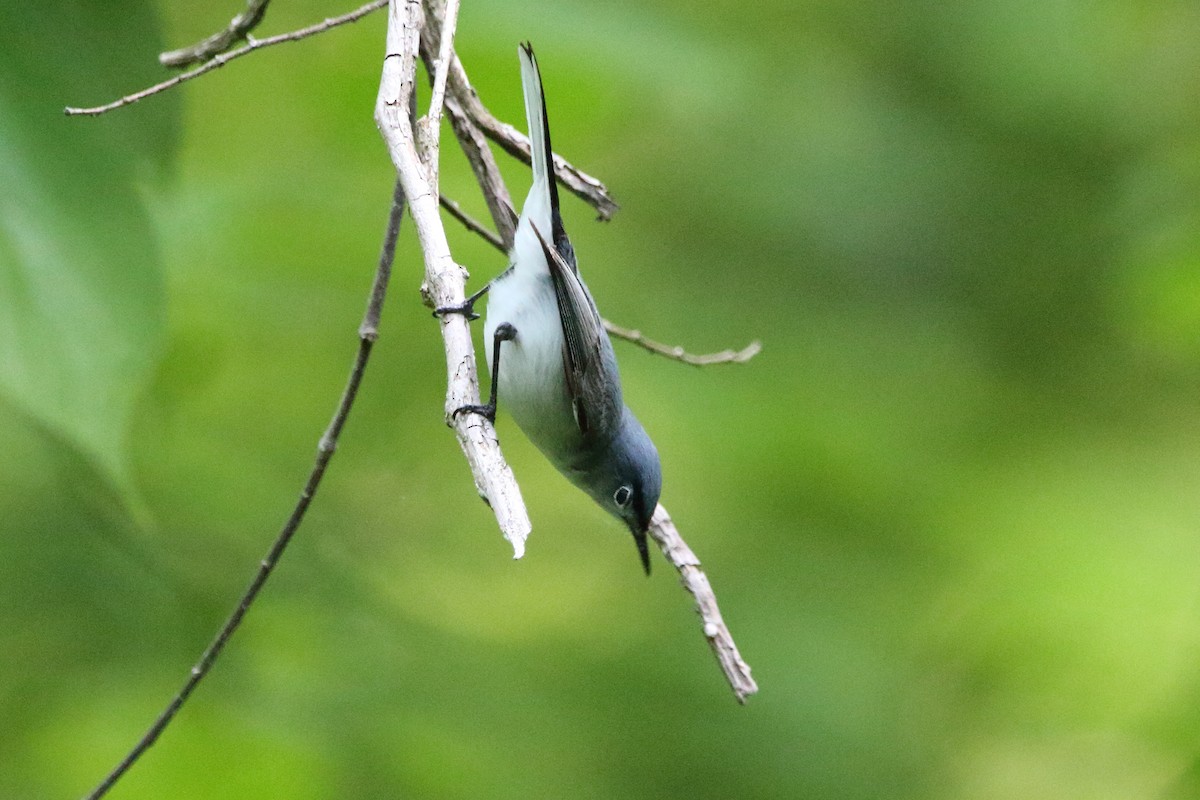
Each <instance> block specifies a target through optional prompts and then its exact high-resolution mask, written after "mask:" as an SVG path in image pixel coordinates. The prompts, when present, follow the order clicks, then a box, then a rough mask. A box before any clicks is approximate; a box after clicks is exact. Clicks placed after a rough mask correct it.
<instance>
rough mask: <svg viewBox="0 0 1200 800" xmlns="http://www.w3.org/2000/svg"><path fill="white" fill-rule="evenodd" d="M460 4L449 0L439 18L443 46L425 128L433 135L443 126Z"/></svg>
mask: <svg viewBox="0 0 1200 800" xmlns="http://www.w3.org/2000/svg"><path fill="white" fill-rule="evenodd" d="M458 6H459V0H447V2H446V7H445V9H443V11H442V15H441V17H440V18H439V19H438V23H439V33H438V38H439V41H440V42H441V46H440V47H439V48H438V57H437V61H435V62H434V64H433V67H434V68H433V70H432V71H431V72H430V74H431V75H432V76H433V91H432V93H431V94H430V98H429V114H428V115H427V116H426V118H425V130H426V131H428V132H429V135H431V136H437V135H438V131H439V130H441V126H442V106H444V105H445V102H446V76H447V75H448V74H449V72H450V56H451V55H452V54H453V52H454V31H455V28H456V27H457V26H458ZM435 168H436V167H435Z"/></svg>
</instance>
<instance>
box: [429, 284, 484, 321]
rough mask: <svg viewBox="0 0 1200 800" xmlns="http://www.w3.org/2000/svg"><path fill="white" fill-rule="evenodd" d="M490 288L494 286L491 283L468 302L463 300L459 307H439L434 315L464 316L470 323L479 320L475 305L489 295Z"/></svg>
mask: <svg viewBox="0 0 1200 800" xmlns="http://www.w3.org/2000/svg"><path fill="white" fill-rule="evenodd" d="M490 288H492V285H491V284H490V283H489V284H487V285H486V286H484V287H483V288H482V289H480V290H479V291H478V292H476V293H475V294H473V295H471V296H470V297H468V298H467V299H466V300H463V301H462V302H461V303H458V304H457V305H453V306H438V307H437V308H435V309H434V310H433V315H434V316H435V317H440V316H442V315H443V314H462V315H463V316H465V317H466V318H467V321H468V322H470V321H471V320H474V319H479V315H478V314H476V313H475V303H476V301H477V300H479V298H481V297H483V296H484V295H485V294H487V290H488V289H490Z"/></svg>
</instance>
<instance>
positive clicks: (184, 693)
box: [86, 182, 404, 800]
mask: <svg viewBox="0 0 1200 800" xmlns="http://www.w3.org/2000/svg"><path fill="white" fill-rule="evenodd" d="M403 215H404V194H403V190H402V188H401V186H400V184H399V182H397V183H396V190H395V193H394V195H393V197H392V206H391V210H390V212H389V213H388V224H387V233H386V234H385V236H384V240H383V251H382V252H381V253H380V255H379V267H378V268H377V269H376V271H375V279H374V281H373V282H372V284H371V293H370V295H369V296H368V299H367V309H366V311H365V313H364V314H363V320H362V324H361V325H360V326H359V328H358V353H357V354H356V355H355V357H354V366H353V367H352V368H351V370H350V377H349V378H347V380H346V388H345V389H344V390H342V396H341V399H339V400H338V404H337V409H336V410H335V411H334V413H333V419H332V420H330V422H329V427H328V428H326V429H325V433H324V434H322V436H321V439H320V442H319V443H318V444H317V458H316V461H315V462H314V463H313V467H312V470H311V471H310V472H309V474H308V480H306V481H305V483H304V489H303V490H302V491H301V492H300V499H299V500H297V501H296V505H295V507H294V508H293V509H292V513H291V515H290V516H289V517H288V519H287V522H285V523H284V525H283V528H282V529H281V530H280V531H279V535H278V536H276V537H275V542H274V543H273V544H272V545H271V549H270V550H269V551H268V552H267V555H266V557H265V558H264V559H263V560H262V561H261V562H260V563H259V566H258V572H257V573H255V575H254V580H252V581H251V582H250V585H249V586H248V587H247V588H246V591H245V592H244V593H243V594H242V598H241V600H240V601H239V602H238V605H237V608H235V609H234V610H233V613H232V614H230V615H229V618H228V619H226V620H225V624H224V625H222V626H221V630H220V631H218V632H217V636H216V638H215V639H213V641H212V643H211V644H209V646H208V648H207V649H206V650H205V651H204V653H203V655H201V656H200V660H199V661H197V662H196V665H195V666H193V667H192V669H191V671H189V673H188V677H187V680H186V681H185V682H184V684H183V687H182V688H180V690H179V692H178V693H176V695H175V697H174V699H172V700H171V702H170V703H168V704H167V707H166V708H164V709H163V711H162V713H161V714H159V716H158V718H157V719H156V720H155V721H154V724H152V725H151V726H150V727H149V729H147V731H146V733H145V734H143V735H142V738H141V739H139V740H138V742H137V744H136V745H134V746H133V749H132V750H130V751H129V753H128V754H127V755H126V756H125V758H123V759H122V760H121V763H119V764H117V766H116V767H114V768H113V770H112V771H111V772H110V773H109V774H108V775H107V776H106V777H105V778H104V780H103V781H101V782H100V784H99V785H98V786H96V788H95V789H93V790H92V791H91V793H89V794H88V795H87V798H86V800H98V798H101V797H103V796H104V795H105V794H107V793H108V790H109V789H111V788H112V787H113V786H114V785H116V783H117V781H119V780H120V779H121V777H122V776H123V775H124V774H125V773H126V772H128V771H129V768H130V767H132V766H133V765H134V764H135V763H136V762H137V760H138V759H139V758H141V757H142V755H143V754H144V753H145V752H146V751H147V750H149V749H150V747H151V746H152V745H153V744H154V743H155V742H156V741H157V740H158V737H159V736H160V735H161V734H162V732H163V731H164V730H166V728H167V726H168V725H170V724H171V720H173V719H174V718H175V715H176V714H177V713H179V709H180V708H182V707H183V704H184V703H185V702H187V699H188V697H190V696H191V694H192V692H193V691H194V690H195V689H196V687H197V686H198V685H199V684H200V681H202V680H204V677H205V676H206V675H208V672H209V670H210V669H212V666H213V664H214V663H215V662H216V660H217V657H218V656H220V655H221V651H222V650H224V649H225V645H226V644H228V643H229V640H230V638H231V637H232V636H233V634H234V632H235V631H237V629H238V626H240V625H241V624H242V619H243V618H244V617H245V616H246V612H247V611H249V610H250V606H251V604H253V603H254V599H255V598H256V597H258V593H259V591H260V590H261V589H262V588H263V585H264V584H265V583H266V582H267V578H269V577H271V572H272V571H273V570H274V569H275V565H276V564H277V563H279V559H280V558H281V557H282V556H283V552H284V550H286V549H287V546H288V543H289V542H291V540H292V536H293V534H295V533H296V530H297V529H298V528H299V527H300V523H301V522H303V521H304V515H305V513H306V512H307V511H308V506H309V504H310V503H312V500H313V497H315V496H316V494H317V489H318V488H319V487H320V485H321V478H322V477H324V475H325V468H326V467H327V466H329V461H330V459H332V458H333V454H334V451H335V450H336V449H337V441H338V437H339V436H340V435H341V433H342V428H343V427H344V426H345V424H346V420H347V419H348V418H349V416H350V409H351V408H353V406H354V398H355V397H357V396H358V387H359V385H360V384H361V383H362V378H363V374H364V372H365V371H366V368H367V360H368V359H369V358H370V356H371V348H372V346H373V345H374V344H375V340H376V339H377V338H378V337H379V315H380V312H381V310H382V309H383V300H384V297H385V296H386V295H387V286H388V279H389V278H390V276H391V272H392V259H393V258H394V257H395V254H396V237H397V236H398V234H399V232H400V220H401V218H402V217H403Z"/></svg>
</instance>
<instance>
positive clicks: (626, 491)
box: [613, 486, 633, 508]
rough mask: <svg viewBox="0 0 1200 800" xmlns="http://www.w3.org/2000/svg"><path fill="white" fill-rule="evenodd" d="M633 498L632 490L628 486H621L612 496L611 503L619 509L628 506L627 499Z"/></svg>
mask: <svg viewBox="0 0 1200 800" xmlns="http://www.w3.org/2000/svg"><path fill="white" fill-rule="evenodd" d="M631 497H633V490H632V489H630V488H629V487H628V486H622V487H620V488H619V489H617V491H616V492H615V493H614V494H613V502H615V503H616V504H617V505H619V506H620V507H621V508H624V507H625V506H627V505H629V499H630V498H631Z"/></svg>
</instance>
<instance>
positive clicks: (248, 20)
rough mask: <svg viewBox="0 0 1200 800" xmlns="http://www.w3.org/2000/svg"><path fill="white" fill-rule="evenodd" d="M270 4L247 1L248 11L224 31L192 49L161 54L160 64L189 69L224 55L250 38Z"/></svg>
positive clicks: (218, 32) (253, 0)
mask: <svg viewBox="0 0 1200 800" xmlns="http://www.w3.org/2000/svg"><path fill="white" fill-rule="evenodd" d="M270 2H271V0H247V2H246V10H245V11H243V12H242V13H240V14H238V15H237V16H236V17H234V18H233V19H231V20H230V21H229V24H228V25H227V26H226V27H225V29H224V30H221V31H217V32H216V33H214V34H213V35H212V36H209V37H208V38H207V39H204V40H203V41H200V42H197V43H196V44H194V45H192V46H191V47H181V48H180V49H178V50H170V51H168V52H166V53H160V54H159V56H158V63H160V64H162V65H163V66H164V67H189V66H191V65H192V64H200V63H203V62H205V61H208V60H209V59H210V58H212V57H213V56H217V55H220V54H221V53H224V52H225V51H226V50H228V49H229V48H231V47H233V46H234V44H236V43H237V42H240V41H243V40H246V39H249V38H250V31H252V30H254V29H255V27H257V26H258V23H260V22H262V18H263V15H264V14H266V13H267V4H268V3H270Z"/></svg>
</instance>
